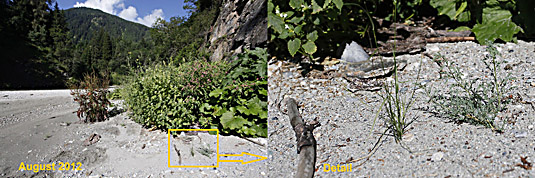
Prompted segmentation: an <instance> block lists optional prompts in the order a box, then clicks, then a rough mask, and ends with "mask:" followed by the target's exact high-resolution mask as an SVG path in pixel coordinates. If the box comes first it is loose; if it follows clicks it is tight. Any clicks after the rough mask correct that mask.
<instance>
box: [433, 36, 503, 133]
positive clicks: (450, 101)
mask: <svg viewBox="0 0 535 178" xmlns="http://www.w3.org/2000/svg"><path fill="white" fill-rule="evenodd" d="M486 50H487V52H488V53H489V54H488V55H486V56H485V58H484V59H483V60H482V61H483V63H484V64H485V66H486V69H487V70H489V71H490V72H489V73H490V79H480V78H477V79H471V80H468V79H464V78H463V77H462V76H463V73H462V72H461V70H460V69H459V67H456V65H455V63H454V62H452V61H449V60H448V59H447V58H445V57H444V56H442V55H441V54H437V55H436V56H435V60H436V59H440V60H439V61H441V64H442V68H443V69H442V71H443V74H445V77H446V78H449V79H452V80H453V84H450V85H449V86H448V87H449V91H447V92H446V93H444V94H437V93H432V92H431V91H429V90H427V89H426V91H427V93H428V95H429V96H430V102H431V103H433V104H434V107H435V108H436V109H437V110H438V113H440V114H441V115H444V116H445V117H447V118H450V119H452V120H454V121H459V122H468V123H471V124H475V125H483V126H485V127H487V128H490V129H492V130H495V131H498V132H502V131H503V129H504V126H505V124H506V121H507V120H505V119H502V120H501V121H502V124H501V125H497V124H496V122H495V119H497V118H498V117H497V116H498V113H499V112H501V111H503V110H505V109H506V104H507V103H509V102H510V101H509V100H507V99H505V98H504V97H503V95H504V94H505V93H507V92H508V91H510V90H511V89H512V87H511V86H508V85H507V83H508V82H509V81H511V80H513V78H512V77H511V74H507V75H506V76H505V77H500V75H501V74H500V71H501V68H500V65H501V64H502V63H503V62H499V61H497V60H496V58H497V56H499V55H500V54H499V52H498V50H497V49H496V47H494V45H493V44H490V45H489V46H488V47H487V48H486Z"/></svg>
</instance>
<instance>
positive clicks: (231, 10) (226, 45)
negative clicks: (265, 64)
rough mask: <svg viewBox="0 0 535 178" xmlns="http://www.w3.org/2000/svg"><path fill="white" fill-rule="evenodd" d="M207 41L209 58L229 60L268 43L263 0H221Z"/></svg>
mask: <svg viewBox="0 0 535 178" xmlns="http://www.w3.org/2000/svg"><path fill="white" fill-rule="evenodd" d="M208 40H209V41H208V43H209V44H210V48H209V51H211V52H213V54H212V56H211V57H210V59H211V60H222V59H225V60H228V58H229V57H231V56H233V55H234V54H238V53H241V52H243V50H244V49H253V48H256V47H265V46H266V43H267V4H266V0H248V1H247V0H224V1H223V5H222V7H221V10H220V12H219V15H218V17H217V19H216V21H215V23H214V25H213V26H212V29H211V33H210V35H209V39H208Z"/></svg>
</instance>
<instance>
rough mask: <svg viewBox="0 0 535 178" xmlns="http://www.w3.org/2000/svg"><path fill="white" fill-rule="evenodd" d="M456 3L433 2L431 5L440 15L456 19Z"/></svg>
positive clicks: (450, 0)
mask: <svg viewBox="0 0 535 178" xmlns="http://www.w3.org/2000/svg"><path fill="white" fill-rule="evenodd" d="M455 3H456V2H455V1H453V0H431V1H430V2H429V4H431V6H433V7H434V8H435V9H437V10H438V15H447V16H448V17H449V18H450V19H454V18H455V17H456V15H455V14H456V13H457V11H456V10H455Z"/></svg>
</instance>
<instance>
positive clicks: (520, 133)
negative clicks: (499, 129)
mask: <svg viewBox="0 0 535 178" xmlns="http://www.w3.org/2000/svg"><path fill="white" fill-rule="evenodd" d="M527 136H528V132H526V131H515V138H524V137H527Z"/></svg>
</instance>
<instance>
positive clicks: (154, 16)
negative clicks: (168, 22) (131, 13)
mask: <svg viewBox="0 0 535 178" xmlns="http://www.w3.org/2000/svg"><path fill="white" fill-rule="evenodd" d="M159 18H162V19H163V18H164V16H163V10H162V9H154V10H152V13H151V14H149V15H146V16H145V17H143V18H141V17H138V18H137V19H136V20H137V22H139V23H141V24H143V25H146V26H149V27H150V26H152V24H154V22H156V20H158V19H159Z"/></svg>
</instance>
